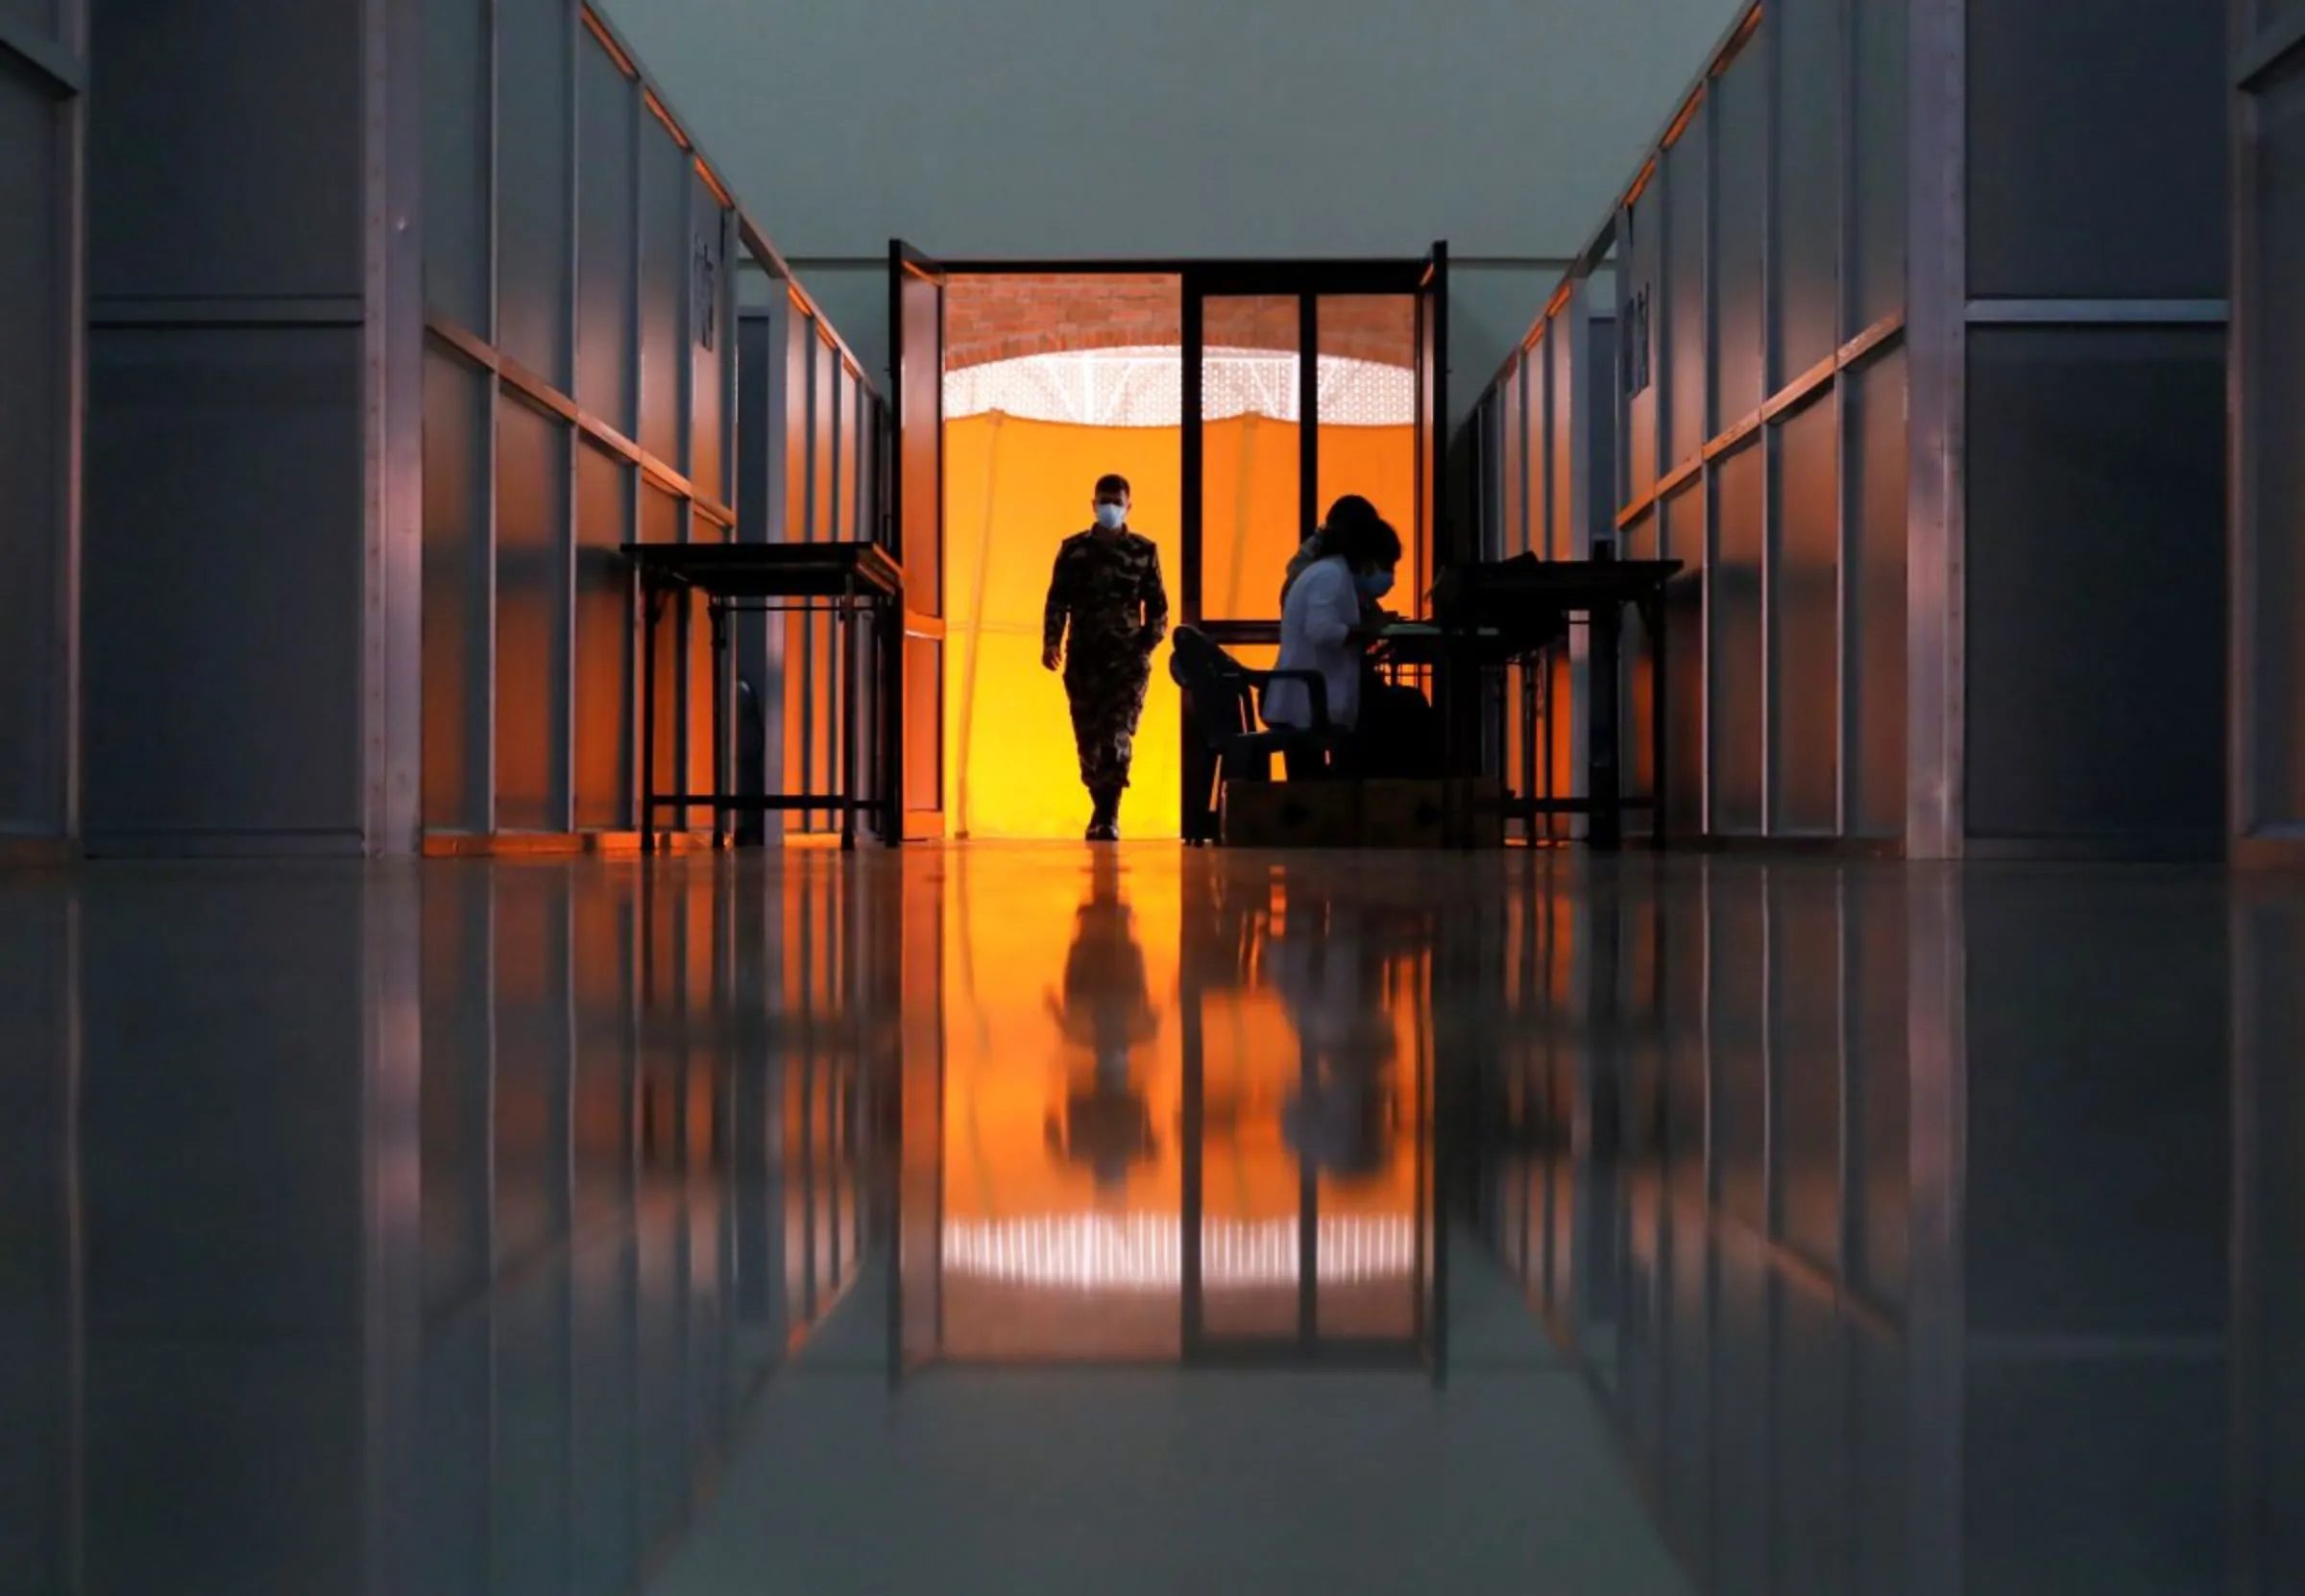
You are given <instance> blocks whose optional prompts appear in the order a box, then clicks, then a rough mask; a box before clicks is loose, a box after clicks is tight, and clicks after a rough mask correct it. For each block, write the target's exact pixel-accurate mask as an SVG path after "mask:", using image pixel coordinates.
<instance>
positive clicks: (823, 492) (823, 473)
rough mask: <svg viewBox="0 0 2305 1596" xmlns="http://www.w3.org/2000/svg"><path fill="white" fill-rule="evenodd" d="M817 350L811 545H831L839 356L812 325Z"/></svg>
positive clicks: (836, 499)
mask: <svg viewBox="0 0 2305 1596" xmlns="http://www.w3.org/2000/svg"><path fill="white" fill-rule="evenodd" d="M809 330H810V331H811V332H812V333H813V334H815V335H816V350H815V352H814V353H813V355H812V356H811V357H810V365H809V480H810V483H811V489H812V492H811V496H810V499H809V541H810V542H811V543H819V544H825V543H831V542H832V541H833V540H834V539H835V538H837V537H838V536H839V533H838V531H837V527H838V526H839V524H840V472H839V457H840V356H839V355H838V354H837V353H836V352H834V350H833V347H832V345H830V344H828V343H826V342H825V341H824V336H823V331H822V328H821V326H819V325H818V324H816V323H813V322H812V323H811V324H810V325H809Z"/></svg>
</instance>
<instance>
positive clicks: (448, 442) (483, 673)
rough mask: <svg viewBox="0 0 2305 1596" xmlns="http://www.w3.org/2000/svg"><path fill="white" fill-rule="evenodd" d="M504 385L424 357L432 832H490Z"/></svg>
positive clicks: (438, 354) (450, 358)
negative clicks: (491, 668) (495, 542)
mask: <svg viewBox="0 0 2305 1596" xmlns="http://www.w3.org/2000/svg"><path fill="white" fill-rule="evenodd" d="M494 391H495V383H494V382H493V380H492V379H491V378H490V377H489V376H488V375H487V374H485V373H482V372H477V371H474V370H473V368H471V367H470V366H467V365H466V364H465V363H464V362H463V361H462V360H460V359H458V358H457V357H456V356H454V355H451V354H449V353H447V352H446V351H441V350H437V349H427V350H426V351H425V611H424V652H425V751H424V752H425V795H424V823H425V829H426V830H428V831H481V830H485V829H486V827H487V825H488V814H487V806H488V762H489V748H488V714H487V707H488V629H489V621H490V616H489V613H488V566H487V561H488V553H489V549H488V537H489V526H488V521H489V500H490V496H491V495H492V494H493V493H494V492H495V484H494V483H492V482H491V481H490V480H489V478H488V476H487V475H486V470H487V463H488V459H489V456H488V433H489V426H490V420H489V400H490V398H491V395H492V394H493V393H494Z"/></svg>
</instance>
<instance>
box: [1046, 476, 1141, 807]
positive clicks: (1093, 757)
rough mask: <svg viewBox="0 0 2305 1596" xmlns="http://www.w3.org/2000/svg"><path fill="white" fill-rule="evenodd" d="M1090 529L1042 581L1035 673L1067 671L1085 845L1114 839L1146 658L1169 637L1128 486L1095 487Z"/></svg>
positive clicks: (1110, 479) (1067, 543) (1070, 542)
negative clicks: (1045, 588)
mask: <svg viewBox="0 0 2305 1596" xmlns="http://www.w3.org/2000/svg"><path fill="white" fill-rule="evenodd" d="M1096 512H1097V524H1096V525H1095V526H1094V527H1092V528H1090V529H1089V530H1088V531H1086V532H1077V533H1075V534H1074V535H1073V536H1071V537H1069V538H1067V539H1065V540H1064V545H1063V546H1062V547H1061V548H1059V549H1057V551H1056V566H1055V569H1054V570H1053V571H1052V572H1051V573H1050V575H1049V598H1048V604H1047V606H1046V608H1045V609H1044V611H1043V613H1042V619H1041V646H1040V661H1041V664H1042V665H1046V666H1048V668H1049V669H1051V670H1055V669H1056V668H1057V667H1058V665H1059V664H1061V665H1062V666H1063V669H1064V695H1065V698H1066V699H1067V701H1068V702H1069V703H1070V704H1071V706H1072V714H1073V741H1074V744H1075V746H1076V747H1077V748H1078V750H1079V751H1080V785H1081V786H1085V787H1086V788H1088V795H1089V799H1090V801H1091V803H1092V804H1093V806H1094V808H1093V810H1092V811H1091V813H1090V816H1089V823H1088V839H1089V840H1090V841H1091V842H1113V841H1117V840H1118V839H1119V837H1120V819H1121V794H1122V792H1123V791H1124V790H1126V789H1127V787H1128V767H1129V764H1130V762H1132V761H1133V759H1134V758H1135V753H1136V723H1137V721H1138V719H1139V718H1141V717H1142V715H1143V714H1144V711H1145V689H1146V687H1147V685H1148V684H1149V683H1150V682H1151V681H1152V651H1153V649H1155V648H1157V647H1159V646H1160V640H1161V639H1162V638H1164V637H1166V636H1167V635H1168V630H1169V596H1168V593H1167V592H1166V591H1165V590H1164V589H1163V588H1162V587H1161V583H1160V551H1159V550H1158V549H1157V548H1155V547H1154V546H1153V544H1152V539H1150V538H1145V537H1140V536H1138V535H1137V534H1136V533H1134V532H1131V531H1130V530H1129V529H1128V479H1127V478H1126V477H1121V476H1106V477H1103V478H1101V479H1099V481H1098V483H1097V490H1096Z"/></svg>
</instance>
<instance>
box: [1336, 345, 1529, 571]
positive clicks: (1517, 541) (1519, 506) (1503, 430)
mask: <svg viewBox="0 0 2305 1596" xmlns="http://www.w3.org/2000/svg"><path fill="white" fill-rule="evenodd" d="M1321 341H1322V344H1324V345H1325V344H1326V343H1327V342H1328V337H1327V334H1326V333H1325V331H1324V332H1323V333H1322V339H1321ZM1526 371H1527V363H1526V362H1524V361H1522V360H1520V359H1518V358H1516V359H1515V360H1514V362H1513V370H1512V371H1511V372H1510V373H1509V374H1508V375H1506V377H1505V380H1504V382H1503V384H1502V385H1501V386H1500V387H1499V388H1498V390H1497V419H1496V431H1495V438H1496V445H1497V455H1498V459H1497V472H1498V475H1499V478H1500V481H1499V492H1500V494H1501V496H1502V502H1501V503H1500V504H1499V506H1498V523H1497V528H1496V546H1495V548H1494V549H1492V550H1491V551H1489V553H1488V556H1487V557H1488V558H1490V559H1503V558H1505V557H1507V556H1509V555H1514V554H1517V553H1519V552H1520V551H1521V548H1522V546H1523V544H1524V543H1525V541H1526V539H1527V537H1528V529H1529V523H1528V509H1527V505H1526V502H1525V500H1526V495H1525V493H1524V492H1523V490H1524V488H1525V487H1526V485H1527V482H1528V470H1527V466H1528V461H1527V457H1526V456H1524V455H1523V454H1522V453H1521V439H1522V430H1521V423H1520V407H1521V394H1522V388H1523V383H1522V376H1523V374H1524V373H1525V372H1526ZM1327 420H1328V418H1327V417H1326V416H1323V417H1322V424H1323V425H1325V424H1326V423H1327ZM1322 475H1323V476H1326V475H1327V472H1325V471H1323V472H1322Z"/></svg>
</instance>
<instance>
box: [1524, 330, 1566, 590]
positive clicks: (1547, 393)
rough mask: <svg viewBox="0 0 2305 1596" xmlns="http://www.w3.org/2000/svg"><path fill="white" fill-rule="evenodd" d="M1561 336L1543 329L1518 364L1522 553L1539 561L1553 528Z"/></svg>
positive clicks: (1558, 333) (1555, 331) (1559, 331)
mask: <svg viewBox="0 0 2305 1596" xmlns="http://www.w3.org/2000/svg"><path fill="white" fill-rule="evenodd" d="M1560 336H1561V330H1560V324H1559V323H1557V322H1556V323H1554V324H1552V325H1551V326H1548V327H1547V328H1546V329H1545V334H1544V337H1543V339H1542V340H1541V341H1540V342H1539V344H1538V345H1537V347H1536V348H1535V349H1533V350H1531V351H1529V352H1528V354H1527V355H1526V356H1525V357H1523V359H1522V360H1521V370H1522V372H1523V373H1524V378H1523V381H1522V383H1521V389H1522V393H1521V404H1520V443H1519V448H1520V453H1521V458H1522V459H1524V460H1526V461H1527V462H1528V477H1527V482H1526V484H1525V487H1526V492H1527V496H1528V520H1527V526H1526V528H1525V530H1526V532H1527V539H1526V541H1525V542H1523V543H1522V544H1521V545H1520V546H1521V549H1522V550H1532V549H1533V550H1535V551H1536V553H1537V555H1538V557H1539V558H1542V557H1543V555H1544V553H1545V551H1546V549H1547V548H1548V547H1549V546H1550V544H1549V543H1548V539H1549V538H1550V537H1551V533H1552V524H1553V469H1552V468H1553V456H1552V450H1551V448H1550V447H1548V441H1549V439H1550V437H1551V432H1550V428H1551V426H1552V419H1551V418H1552V397H1553V362H1552V351H1553V344H1554V342H1555V341H1556V340H1557V339H1559V338H1560Z"/></svg>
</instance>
